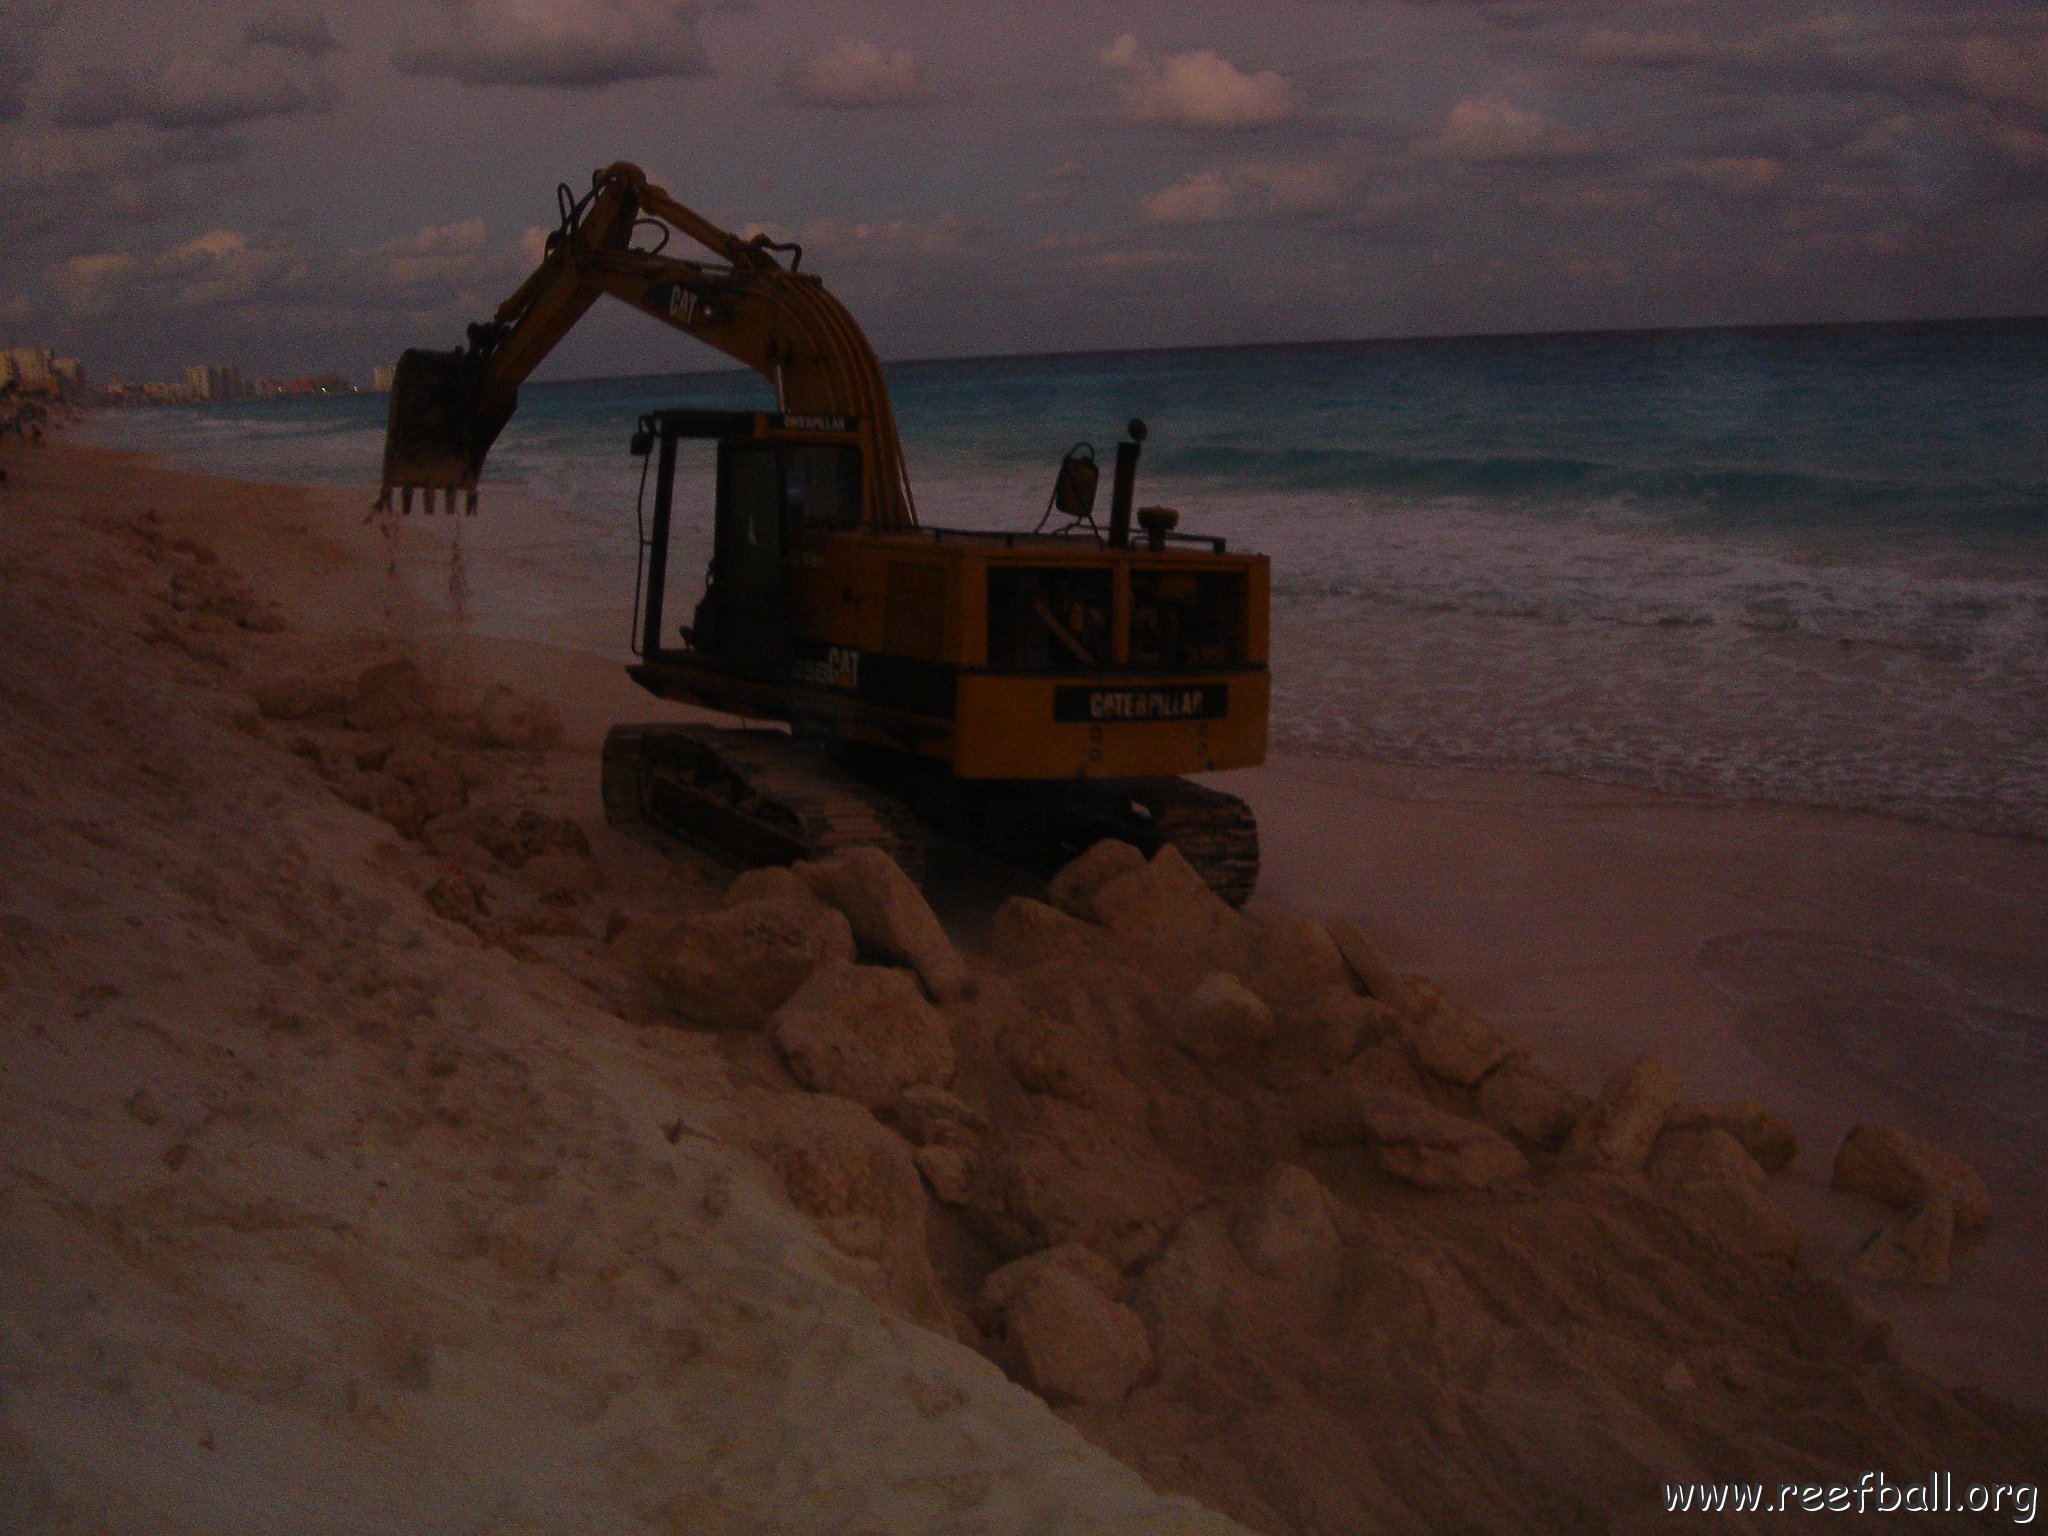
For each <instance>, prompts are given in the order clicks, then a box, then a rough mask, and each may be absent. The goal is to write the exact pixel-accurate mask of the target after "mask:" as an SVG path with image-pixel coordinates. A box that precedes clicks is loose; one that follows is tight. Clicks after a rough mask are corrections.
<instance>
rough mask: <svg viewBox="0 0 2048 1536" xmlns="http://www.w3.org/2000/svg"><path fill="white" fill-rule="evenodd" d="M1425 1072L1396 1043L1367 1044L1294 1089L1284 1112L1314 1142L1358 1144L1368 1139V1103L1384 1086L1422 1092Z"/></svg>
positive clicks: (1386, 1089) (1415, 1093)
mask: <svg viewBox="0 0 2048 1536" xmlns="http://www.w3.org/2000/svg"><path fill="white" fill-rule="evenodd" d="M1425 1091H1426V1090H1425V1088H1424V1086H1423V1081H1422V1078H1421V1076H1420V1075H1419V1074H1418V1073H1417V1072H1416V1070H1415V1067H1414V1065H1413V1064H1412V1063H1411V1062H1410V1061H1409V1060H1408V1053H1407V1052H1406V1051H1404V1050H1402V1049H1401V1047H1399V1046H1398V1045H1395V1044H1393V1043H1391V1042H1383V1043H1381V1044H1378V1045H1369V1046H1366V1047H1365V1048H1364V1049H1363V1050H1361V1051H1359V1052H1358V1053H1357V1054H1356V1055H1354V1056H1353V1057H1352V1058H1351V1059H1350V1060H1349V1061H1347V1062H1345V1063H1344V1064H1343V1065H1342V1066H1341V1067H1339V1068H1337V1069H1336V1070H1335V1071H1333V1072H1328V1073H1325V1074H1324V1075H1323V1076H1321V1077H1318V1078H1316V1079H1315V1080H1313V1081H1312V1082H1309V1083H1308V1084H1306V1085H1305V1086H1302V1087H1299V1088H1296V1089H1294V1090H1293V1091H1291V1092H1290V1093H1289V1094H1288V1095H1287V1099H1286V1116H1287V1119H1288V1121H1289V1123H1290V1124H1292V1125H1293V1127H1294V1130H1295V1133H1296V1134H1297V1135H1298V1136H1300V1137H1301V1139H1302V1140H1303V1141H1304V1142H1306V1143H1308V1145H1310V1146H1312V1147H1343V1146H1355V1145H1357V1144H1358V1143H1360V1142H1362V1141H1364V1140H1365V1139H1366V1132H1365V1124H1366V1116H1367V1114H1368V1113H1369V1109H1370V1106H1371V1105H1372V1103H1374V1102H1375V1101H1376V1099H1377V1097H1378V1095H1380V1094H1382V1093H1386V1092H1393V1093H1400V1094H1405V1095H1407V1096H1409V1097H1411V1098H1412V1097H1418V1096H1420V1095H1421V1094H1423V1093H1424V1092H1425Z"/></svg>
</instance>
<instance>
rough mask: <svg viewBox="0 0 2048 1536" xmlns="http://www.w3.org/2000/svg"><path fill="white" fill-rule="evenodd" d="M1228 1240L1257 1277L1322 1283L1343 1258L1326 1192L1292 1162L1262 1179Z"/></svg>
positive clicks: (1331, 1275)
mask: <svg viewBox="0 0 2048 1536" xmlns="http://www.w3.org/2000/svg"><path fill="white" fill-rule="evenodd" d="M1230 1236H1231V1241H1233V1242H1234V1243H1236V1244H1237V1250H1238V1252H1239V1253H1241V1254H1243V1255H1244V1261H1245V1263H1246V1264H1248V1265H1249V1266H1250V1267H1251V1268H1252V1269H1253V1270H1255V1271H1257V1272H1258V1273H1259V1274H1262V1275H1268V1276H1273V1275H1281V1276H1290V1277H1298V1278H1306V1279H1310V1280H1315V1281H1325V1282H1326V1281H1328V1280H1331V1279H1334V1278H1335V1277H1336V1273H1337V1270H1338V1267H1339V1265H1340V1264H1341V1262H1342V1260H1343V1253H1344V1249H1343V1241H1342V1239H1341V1238H1340V1237H1339V1236H1338V1233H1337V1223H1336V1220H1335V1217H1334V1215H1333V1214H1332V1212H1331V1209H1330V1195H1329V1192H1328V1191H1327V1190H1325V1189H1324V1188H1323V1186H1322V1184H1321V1183H1319V1182H1318V1181H1317V1179H1316V1176H1315V1175H1314V1174H1312V1173H1310V1172H1309V1171H1308V1170H1307V1169H1306V1168H1299V1167H1296V1166H1295V1165H1293V1164H1292V1163H1282V1164H1281V1165H1280V1166H1278V1167H1276V1168H1274V1169H1273V1170H1272V1171H1271V1172H1270V1173H1268V1174H1267V1175H1266V1177H1265V1179H1264V1180H1263V1181H1262V1182H1261V1183H1260V1185H1259V1187H1258V1189H1257V1190H1256V1191H1255V1192H1254V1193H1253V1195H1252V1197H1251V1199H1250V1200H1249V1201H1247V1202H1246V1204H1245V1206H1244V1208H1243V1209H1242V1210H1240V1211H1239V1212H1238V1213H1237V1219H1236V1220H1235V1221H1233V1222H1232V1223H1231V1227H1230Z"/></svg>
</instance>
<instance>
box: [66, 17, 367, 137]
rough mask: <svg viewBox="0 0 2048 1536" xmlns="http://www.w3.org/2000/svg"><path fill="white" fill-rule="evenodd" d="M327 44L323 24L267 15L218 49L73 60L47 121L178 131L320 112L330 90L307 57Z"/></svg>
mask: <svg viewBox="0 0 2048 1536" xmlns="http://www.w3.org/2000/svg"><path fill="white" fill-rule="evenodd" d="M334 46H336V45H335V43H334V39H333V36H332V34H331V33H329V32H328V31H327V24H326V22H325V21H323V20H320V19H319V18H317V17H304V16H298V17H294V16H287V15H284V14H281V13H276V12H273V13H272V14H271V15H269V16H267V17H265V18H263V19H262V20H260V21H256V22H252V23H251V24H250V25H249V26H248V27H247V28H245V29H244V31H243V35H242V39H241V41H239V42H237V43H235V44H233V45H232V46H230V47H227V48H224V49H221V50H219V51H218V52H214V53H182V54H174V55H172V56H171V57H169V58H165V59H159V60H157V61H155V62H154V63H150V64H145V65H136V64H86V65H81V66H80V67H79V69H78V71H77V73H76V74H74V75H73V76H72V78H71V81H70V83H69V84H67V85H66V86H65V87H64V89H63V90H62V91H61V92H59V93H58V96H57V99H56V101H55V102H54V103H53V104H52V108H51V113H50V118H51V121H52V122H54V123H56V124H57V126H59V127H60V128H108V127H112V126H114V125H115V124H118V123H141V124H143V125H144V126H146V127H150V128H156V129H160V130H162V131H164V132H167V133H184V132H195V131H197V132H206V131H217V130H220V129H224V128H232V127H234V126H236V125H238V124H241V123H253V122H260V121H262V120H263V119H264V118H271V117H294V116H296V115H298V114H299V113H301V112H323V111H325V110H327V109H328V108H329V107H331V106H333V105H334V101H335V94H336V93H335V89H334V84H333V82H332V81H331V80H330V79H329V78H328V77H327V76H326V75H325V74H324V73H322V72H321V70H320V69H319V68H318V67H317V65H316V64H315V63H314V61H315V60H317V59H318V58H319V56H320V55H321V54H323V53H326V52H329V51H331V50H332V49H333V47H334Z"/></svg>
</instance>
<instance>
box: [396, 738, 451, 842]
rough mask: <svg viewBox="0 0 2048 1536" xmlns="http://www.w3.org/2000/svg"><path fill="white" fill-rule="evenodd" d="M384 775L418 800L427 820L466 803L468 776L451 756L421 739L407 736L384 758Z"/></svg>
mask: <svg viewBox="0 0 2048 1536" xmlns="http://www.w3.org/2000/svg"><path fill="white" fill-rule="evenodd" d="M384 772H386V773H388V774H390V775H391V777H393V778H394V779H397V780H398V781H399V782H400V783H401V784H404V785H407V786H408V787H409V788H410V789H411V790H412V792H413V793H414V794H415V795H417V796H418V797H419V802H420V811H421V813H422V814H423V815H425V816H426V818H427V819H428V820H429V821H431V820H433V818H435V817H436V816H446V815H449V814H450V813H452V812H455V811H459V810H461V809H462V808H463V807H464V806H465V805H467V804H468V803H469V777H468V775H467V774H465V773H464V772H463V771H462V764H461V763H460V762H459V761H458V760H457V759H456V758H455V756H454V754H452V753H450V752H448V751H447V750H445V749H444V748H443V747H442V746H441V745H440V744H439V743H437V742H435V741H433V740H431V739H430V738H428V737H424V736H408V737H406V738H405V739H404V740H402V741H400V742H399V743H398V744H397V745H396V746H394V747H393V748H392V749H391V754H390V756H388V757H386V758H385V759H384Z"/></svg>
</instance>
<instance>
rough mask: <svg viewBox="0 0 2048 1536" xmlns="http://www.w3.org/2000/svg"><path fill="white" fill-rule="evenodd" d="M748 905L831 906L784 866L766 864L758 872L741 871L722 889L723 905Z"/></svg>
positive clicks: (750, 870) (800, 877)
mask: <svg viewBox="0 0 2048 1536" xmlns="http://www.w3.org/2000/svg"><path fill="white" fill-rule="evenodd" d="M749 901H795V902H801V903H804V904H806V905H810V906H829V905H830V903H829V902H826V901H824V900H823V899H822V898H820V897H819V895H818V893H817V892H816V891H814V890H812V889H811V888H810V886H809V885H808V884H806V883H805V881H804V879H803V877H802V876H800V875H799V874H797V872H796V871H795V870H793V869H791V868H790V867H789V866H788V865H786V864H769V865H765V866H763V867H762V868H760V869H746V870H741V871H740V873H739V874H738V875H737V876H735V877H734V879H733V882H732V884H731V885H729V886H727V887H726V888H725V905H727V906H728V907H737V906H740V905H742V904H743V903H745V902H749Z"/></svg>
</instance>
